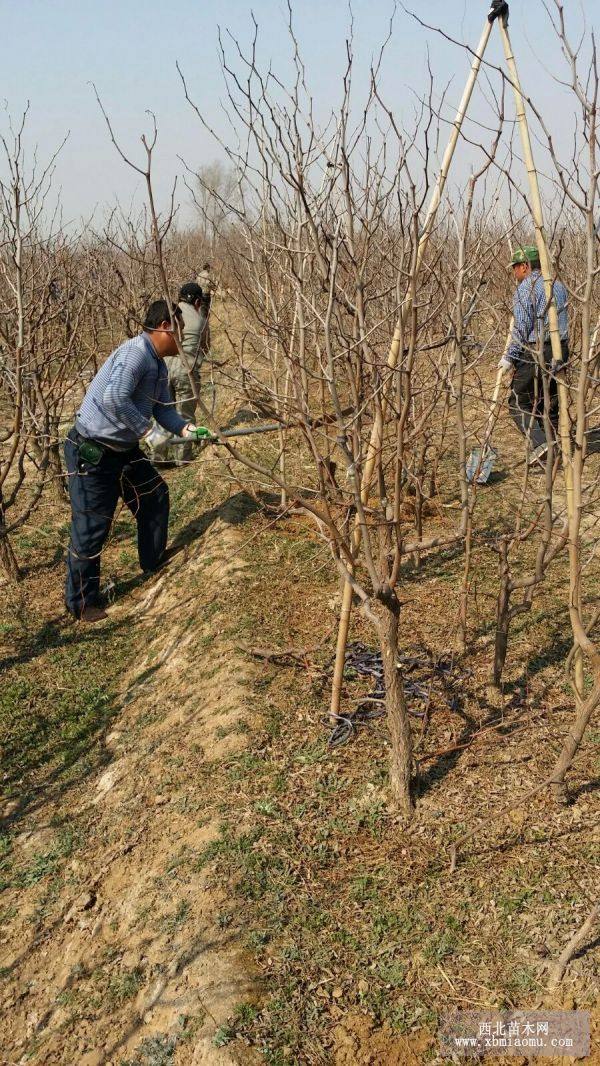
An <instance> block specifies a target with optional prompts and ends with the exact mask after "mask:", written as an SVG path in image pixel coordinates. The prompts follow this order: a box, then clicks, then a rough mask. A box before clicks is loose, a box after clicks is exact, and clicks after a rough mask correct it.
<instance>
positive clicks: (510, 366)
mask: <svg viewBox="0 0 600 1066" xmlns="http://www.w3.org/2000/svg"><path fill="white" fill-rule="evenodd" d="M514 368H515V367H514V363H513V361H512V359H508V358H507V357H506V356H505V355H503V356H502V359H501V360H500V362H499V363H498V370H501V371H502V373H503V374H507V373H508V371H509V370H514Z"/></svg>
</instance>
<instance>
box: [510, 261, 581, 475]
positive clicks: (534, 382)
mask: <svg viewBox="0 0 600 1066" xmlns="http://www.w3.org/2000/svg"><path fill="white" fill-rule="evenodd" d="M509 265H510V266H511V267H512V271H513V274H514V277H515V281H516V282H517V288H516V290H515V295H514V300H513V314H514V328H513V335H512V338H511V341H510V344H509V346H508V348H507V350H506V352H505V354H504V355H503V356H502V359H501V360H500V362H499V364H498V366H499V367H502V369H503V370H506V371H514V374H513V379H512V384H511V393H510V398H509V408H510V413H511V415H512V418H513V421H514V422H515V423H516V425H517V426H518V428H519V429H520V430H521V433H523V434H524V435H525V436H527V437H528V438H529V441H530V455H529V462H530V464H532V465H537V464H539V463H543V462H545V457H546V454H547V452H548V442H547V441H546V433H545V430H544V410H545V402H544V380H543V377H542V374H544V375H545V377H546V385H547V392H548V416H549V419H550V425H551V427H552V430H553V435H554V437H555V438H556V436H557V435H558V390H557V386H556V378H555V377H554V376H553V375H552V374H547V373H546V371H548V370H550V368H551V367H552V345H551V343H550V331H549V328H548V301H547V299H546V290H545V287H544V279H543V278H542V272H541V269H540V257H539V253H538V250H537V248H536V247H535V246H534V245H526V246H525V247H524V248H517V250H516V251H515V253H514V255H513V257H512V260H511V262H510V264H509ZM552 295H553V297H554V301H555V303H556V310H557V313H558V328H559V332H560V343H561V348H562V364H561V365H564V363H566V362H567V360H568V358H569V318H568V308H567V304H568V295H567V290H566V288H565V286H564V285H563V283H562V281H558V280H556V281H554V283H553V285H552ZM552 369H553V370H557V369H559V368H557V367H552Z"/></svg>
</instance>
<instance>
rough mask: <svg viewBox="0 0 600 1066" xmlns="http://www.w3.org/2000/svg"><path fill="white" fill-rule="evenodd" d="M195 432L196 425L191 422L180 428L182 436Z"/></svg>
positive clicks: (191, 435) (188, 435)
mask: <svg viewBox="0 0 600 1066" xmlns="http://www.w3.org/2000/svg"><path fill="white" fill-rule="evenodd" d="M195 434H196V426H195V425H194V423H193V422H188V424H187V426H184V427H183V429H182V430H181V436H182V437H193V436H195Z"/></svg>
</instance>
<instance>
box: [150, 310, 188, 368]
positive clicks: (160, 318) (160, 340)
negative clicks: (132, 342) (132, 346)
mask: <svg viewBox="0 0 600 1066" xmlns="http://www.w3.org/2000/svg"><path fill="white" fill-rule="evenodd" d="M171 315H172V316H173V323H174V327H173V325H172V324H171ZM182 326H183V315H182V314H181V308H179V307H178V306H177V304H173V305H172V309H171V311H169V305H168V303H167V301H166V300H155V301H154V303H151V304H150V306H149V308H148V310H147V311H146V317H145V319H144V332H146V333H149V334H150V337H151V340H152V344H153V345H154V348H155V351H156V354H157V355H158V356H160V358H161V359H165V358H166V357H167V356H169V355H177V334H178V335H179V337H181V331H182ZM176 331H177V333H176Z"/></svg>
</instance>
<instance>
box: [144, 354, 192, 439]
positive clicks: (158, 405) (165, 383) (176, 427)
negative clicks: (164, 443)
mask: <svg viewBox="0 0 600 1066" xmlns="http://www.w3.org/2000/svg"><path fill="white" fill-rule="evenodd" d="M161 369H162V373H161V376H160V378H159V382H158V389H157V393H158V395H157V397H156V399H155V401H154V407H153V409H152V413H153V415H154V417H155V419H156V421H157V422H158V424H159V426H162V427H163V429H166V430H167V432H168V433H174V434H175V435H176V436H177V437H182V436H183V435H184V434H183V430H184V429H185V428H186V426H188V425H190V423H189V422H188V421H187V419H185V418H182V417H181V415H180V414H178V413H177V410H176V408H175V404H174V403H173V397H172V396H171V393H170V391H169V379H168V375H167V371H166V367H164V365H163V368H161Z"/></svg>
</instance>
